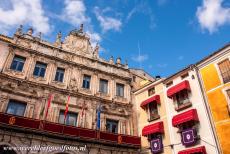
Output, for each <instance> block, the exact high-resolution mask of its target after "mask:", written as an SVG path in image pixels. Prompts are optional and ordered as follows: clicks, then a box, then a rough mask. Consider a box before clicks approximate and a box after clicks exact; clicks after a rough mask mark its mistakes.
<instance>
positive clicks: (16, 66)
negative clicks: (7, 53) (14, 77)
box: [10, 55, 26, 72]
mask: <svg viewBox="0 0 230 154" xmlns="http://www.w3.org/2000/svg"><path fill="white" fill-rule="evenodd" d="M25 61H26V58H25V57H21V56H18V55H15V56H14V58H13V61H12V63H11V66H10V69H12V70H15V71H19V72H22V70H23V67H24V64H25Z"/></svg>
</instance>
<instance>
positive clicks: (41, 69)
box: [33, 62, 47, 77]
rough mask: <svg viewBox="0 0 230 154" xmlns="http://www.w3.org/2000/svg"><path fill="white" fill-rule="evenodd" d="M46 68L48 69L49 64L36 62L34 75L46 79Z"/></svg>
mask: <svg viewBox="0 0 230 154" xmlns="http://www.w3.org/2000/svg"><path fill="white" fill-rule="evenodd" d="M46 67H47V64H45V63H42V62H36V64H35V68H34V73H33V74H34V76H37V77H45V73H46Z"/></svg>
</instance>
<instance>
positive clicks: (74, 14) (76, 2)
mask: <svg viewBox="0 0 230 154" xmlns="http://www.w3.org/2000/svg"><path fill="white" fill-rule="evenodd" d="M64 5H65V6H64V8H63V10H62V14H61V16H60V17H61V19H62V20H63V21H65V22H67V23H70V24H71V25H73V26H74V27H78V26H80V24H84V28H85V31H86V33H87V34H88V35H89V37H90V42H91V44H92V46H93V47H94V46H95V45H96V43H98V42H100V41H101V36H100V35H99V34H98V33H96V32H95V31H94V30H93V25H92V24H91V18H90V17H89V16H87V14H86V11H87V8H86V6H85V4H84V1H83V0H65V1H64Z"/></svg>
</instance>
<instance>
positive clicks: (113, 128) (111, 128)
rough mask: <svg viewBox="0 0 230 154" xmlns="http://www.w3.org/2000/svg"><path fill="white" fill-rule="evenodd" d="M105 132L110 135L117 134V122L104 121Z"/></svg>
mask: <svg viewBox="0 0 230 154" xmlns="http://www.w3.org/2000/svg"><path fill="white" fill-rule="evenodd" d="M106 131H108V132H110V133H118V121H116V120H111V119H106Z"/></svg>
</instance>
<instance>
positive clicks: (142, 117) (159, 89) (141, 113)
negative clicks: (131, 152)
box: [135, 83, 172, 154]
mask: <svg viewBox="0 0 230 154" xmlns="http://www.w3.org/2000/svg"><path fill="white" fill-rule="evenodd" d="M155 94H157V95H160V99H161V104H160V105H158V112H159V115H160V119H159V120H154V121H151V122H148V121H147V119H148V115H147V112H146V111H145V110H144V109H142V108H141V107H140V104H141V102H142V101H144V100H146V99H148V98H149V96H148V89H147V88H146V89H145V90H144V91H143V92H141V93H138V94H136V96H135V97H136V103H137V104H136V106H137V114H138V115H137V116H138V131H139V132H138V134H139V135H142V129H143V128H144V127H145V126H147V125H150V124H152V123H156V122H159V121H163V123H164V134H163V144H164V146H166V147H165V148H164V153H165V154H171V153H172V151H171V148H170V146H167V145H169V144H170V139H169V130H168V123H167V117H166V109H165V101H164V94H163V84H162V83H160V84H158V85H156V86H155ZM152 96H154V95H152ZM152 96H150V97H152ZM141 146H142V149H146V148H149V147H150V145H149V142H148V140H147V137H144V136H141ZM147 153H149V154H150V153H151V152H150V150H148V152H147Z"/></svg>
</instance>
